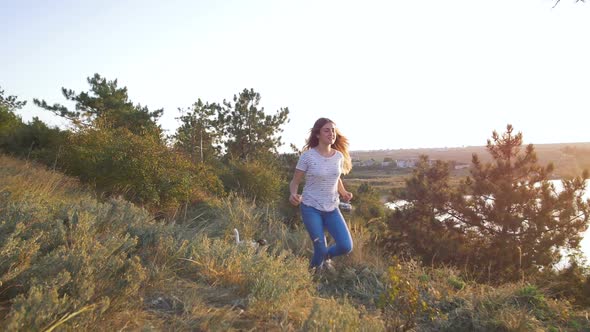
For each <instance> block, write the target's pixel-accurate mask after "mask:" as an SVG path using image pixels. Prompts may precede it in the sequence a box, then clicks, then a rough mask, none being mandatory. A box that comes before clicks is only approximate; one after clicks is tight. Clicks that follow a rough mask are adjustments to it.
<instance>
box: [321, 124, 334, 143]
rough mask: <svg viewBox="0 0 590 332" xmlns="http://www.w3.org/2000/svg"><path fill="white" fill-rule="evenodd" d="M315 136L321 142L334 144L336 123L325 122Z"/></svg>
mask: <svg viewBox="0 0 590 332" xmlns="http://www.w3.org/2000/svg"><path fill="white" fill-rule="evenodd" d="M317 137H318V140H319V141H320V143H322V144H325V145H332V144H334V142H335V141H336V125H335V124H333V123H331V122H328V123H326V124H325V125H324V126H323V127H322V129H320V134H319V135H318V136H317Z"/></svg>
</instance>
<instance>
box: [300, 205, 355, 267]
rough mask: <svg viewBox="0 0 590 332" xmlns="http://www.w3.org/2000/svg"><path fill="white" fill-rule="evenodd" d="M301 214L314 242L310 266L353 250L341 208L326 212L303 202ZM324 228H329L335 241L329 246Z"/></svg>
mask: <svg viewBox="0 0 590 332" xmlns="http://www.w3.org/2000/svg"><path fill="white" fill-rule="evenodd" d="M301 216H302V218H303V224H304V225H305V228H306V229H307V232H308V233H309V236H310V238H311V241H312V242H313V257H312V258H311V263H310V267H316V266H320V265H322V263H324V261H325V260H327V259H330V258H332V257H336V256H340V255H345V254H348V253H350V252H351V251H352V237H351V236H350V231H349V230H348V226H347V225H346V222H345V221H344V217H343V216H342V213H340V209H338V208H336V209H334V210H332V211H329V212H325V211H320V210H318V209H316V208H314V207H311V206H308V205H305V204H301ZM324 230H327V231H328V233H330V236H332V238H333V239H334V241H335V243H334V244H333V245H331V246H330V247H329V248H327V245H326V235H325V234H324Z"/></svg>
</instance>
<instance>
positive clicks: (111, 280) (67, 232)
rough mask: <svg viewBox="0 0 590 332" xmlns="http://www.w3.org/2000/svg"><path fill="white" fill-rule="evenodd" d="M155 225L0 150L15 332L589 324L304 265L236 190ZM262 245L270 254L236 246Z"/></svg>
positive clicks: (305, 254) (501, 296)
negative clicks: (259, 242)
mask: <svg viewBox="0 0 590 332" xmlns="http://www.w3.org/2000/svg"><path fill="white" fill-rule="evenodd" d="M188 211H189V212H188V213H187V216H186V217H185V216H184V215H183V216H182V218H181V220H180V221H179V222H178V223H174V222H168V223H164V222H156V221H155V220H154V217H153V216H152V215H150V214H149V213H148V212H147V211H146V210H144V209H141V208H138V207H136V206H134V205H133V204H131V203H129V202H127V201H124V200H121V199H106V200H97V199H96V197H95V196H94V194H93V193H92V191H90V190H89V189H88V188H84V187H82V186H80V185H79V183H78V181H76V180H75V179H73V178H70V177H67V176H64V175H62V174H59V173H55V172H52V171H49V170H46V169H44V168H42V167H38V166H35V165H32V164H30V163H25V162H23V161H19V160H15V159H12V158H8V157H5V156H0V326H3V327H4V328H6V329H7V330H55V331H58V330H65V331H70V330H84V331H104V330H109V331H111V330H175V331H192V330H212V331H219V330H223V331H226V330H230V331H231V330H286V331H299V330H305V331H358V330H361V331H362V330H364V331H379V330H385V329H387V330H407V329H415V330H421V331H439V330H448V331H472V330H480V331H485V330H508V331H520V330H523V331H524V330H550V329H551V328H555V330H556V331H559V330H562V331H564V330H570V331H575V330H582V329H584V328H588V326H589V325H588V321H587V320H586V318H585V317H584V313H583V311H579V310H578V311H576V310H575V309H574V308H573V307H572V306H571V305H569V304H568V303H567V302H565V301H556V300H552V299H550V298H548V297H547V296H546V295H545V293H544V291H543V290H540V289H538V288H536V287H535V286H534V285H526V284H508V285H504V286H500V287H496V288H492V287H489V286H484V285H479V284H476V283H474V282H472V281H470V280H469V279H468V278H466V277H465V276H463V275H461V274H460V273H459V272H458V271H456V270H454V269H452V268H446V269H442V268H439V269H432V268H427V267H424V266H422V265H421V264H419V263H418V262H415V261H413V260H406V261H400V260H397V261H395V260H392V259H391V258H387V257H384V255H383V254H382V253H381V252H380V250H379V248H378V246H377V245H376V243H377V241H376V240H375V239H376V237H378V234H375V233H374V231H372V230H371V229H370V228H369V227H368V226H369V225H368V224H367V221H366V220H362V219H361V218H358V217H353V216H350V215H348V216H347V218H348V219H349V220H348V221H349V224H350V229H351V232H352V236H353V239H354V243H355V244H354V245H355V249H354V251H353V253H352V254H350V255H348V256H346V257H339V258H336V259H334V261H335V265H336V270H335V271H333V272H329V271H324V272H321V273H317V274H314V273H311V272H310V271H309V270H308V262H309V257H310V255H311V243H310V240H309V238H308V235H307V232H306V231H305V229H304V228H303V227H302V225H301V224H300V223H299V224H296V225H287V223H285V222H284V221H283V219H282V217H281V215H280V214H279V213H278V212H277V211H276V209H275V208H273V207H272V206H267V205H260V206H258V205H257V204H256V203H255V202H252V201H249V200H245V199H243V198H240V197H237V196H235V195H233V196H230V197H227V198H225V199H222V200H220V201H218V202H214V203H212V204H210V205H209V206H207V207H200V208H194V209H189V210H188ZM234 228H236V229H239V231H240V235H241V236H242V238H243V239H258V238H264V239H266V240H267V242H268V245H267V246H265V247H262V248H252V247H249V246H245V245H242V246H239V245H236V244H235V243H234V238H233V232H232V230H233V229H234Z"/></svg>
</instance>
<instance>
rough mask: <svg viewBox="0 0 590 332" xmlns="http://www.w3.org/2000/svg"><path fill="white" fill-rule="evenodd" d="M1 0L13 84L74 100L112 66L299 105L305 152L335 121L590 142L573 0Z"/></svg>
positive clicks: (364, 139) (133, 83)
mask: <svg viewBox="0 0 590 332" xmlns="http://www.w3.org/2000/svg"><path fill="white" fill-rule="evenodd" d="M553 5H554V2H553V1H550V0H520V1H515V0H488V1H481V0H421V1H413V0H405V1H399V0H391V1H370V0H364V1H342V0H339V1H321V0H315V1H301V0H297V1H280V0H274V1H270V0H269V1H238V0H234V1H231V0H223V1H220V0H217V1H145V0H141V1H139V0H137V1H125V0H119V1H110V0H109V1H106V0H103V1H60V0H56V1H26V0H24V1H22V0H19V1H16V0H14V1H11V0H8V1H7V0H3V1H1V2H0V29H1V30H0V31H2V40H1V42H0V86H1V87H2V88H3V89H4V90H6V93H7V94H11V95H17V96H19V97H20V98H21V99H24V100H28V101H29V102H28V105H27V106H26V107H25V109H24V110H22V112H21V115H22V117H23V119H25V120H30V119H31V117H32V116H40V117H41V119H42V120H44V121H46V122H48V123H50V124H58V123H60V121H59V119H57V118H56V117H54V116H52V115H51V113H49V112H47V111H44V110H40V109H38V108H37V107H35V106H34V105H33V103H32V98H41V99H45V100H47V101H48V102H49V103H54V102H59V103H64V99H63V97H62V96H61V92H60V88H61V87H62V86H63V87H67V88H71V89H74V90H76V91H78V92H79V91H87V90H88V84H87V83H86V78H87V77H88V76H92V75H93V74H94V73H100V74H101V75H102V76H104V77H106V78H108V79H115V78H117V79H118V80H119V84H120V85H121V86H127V87H128V89H129V95H130V97H131V100H132V101H133V102H135V103H141V104H142V105H147V106H149V107H150V109H157V108H164V109H165V114H164V116H163V118H162V120H161V124H162V126H163V127H164V128H165V129H168V130H171V131H173V130H174V129H175V128H176V127H177V126H178V122H177V120H175V118H176V117H177V116H178V112H177V108H178V107H187V106H189V105H190V104H192V103H193V102H194V101H196V100H197V98H201V99H203V100H204V101H209V102H221V101H222V100H223V99H230V98H232V96H233V95H234V94H236V93H239V92H240V91H241V90H242V89H244V88H254V89H255V90H256V91H258V92H260V93H261V95H262V101H261V104H262V106H264V107H265V110H266V111H267V112H269V113H274V112H275V111H276V110H277V109H279V108H280V107H285V106H286V107H289V109H290V111H291V114H290V116H289V118H290V123H288V124H287V125H286V126H285V127H284V130H285V131H284V133H283V137H284V141H285V142H286V143H294V144H296V145H297V146H298V147H301V146H302V145H303V143H304V139H305V137H306V135H307V134H308V130H309V128H310V127H311V126H312V124H313V122H314V121H315V120H316V119H317V118H318V117H320V116H325V117H329V118H331V119H333V120H334V121H335V122H336V123H337V125H338V127H339V128H340V129H341V130H342V132H343V133H344V134H345V135H347V136H348V137H349V139H350V141H351V148H352V149H353V150H361V149H385V148H396V149H397V148H413V147H444V146H448V147H451V146H462V145H484V144H485V141H486V139H487V138H488V137H490V135H491V132H492V130H494V129H497V130H499V131H502V130H503V129H504V128H505V126H506V124H507V123H512V124H513V125H514V127H515V128H516V130H519V131H522V132H523V134H524V137H525V141H526V142H527V143H552V142H581V141H584V142H587V141H590V130H589V125H590V121H589V120H590V115H589V114H590V43H589V42H588V40H589V38H588V33H589V32H590V4H583V3H581V2H580V3H577V4H576V3H574V0H562V1H561V3H560V4H559V5H558V6H557V7H556V8H554V9H552V6H553Z"/></svg>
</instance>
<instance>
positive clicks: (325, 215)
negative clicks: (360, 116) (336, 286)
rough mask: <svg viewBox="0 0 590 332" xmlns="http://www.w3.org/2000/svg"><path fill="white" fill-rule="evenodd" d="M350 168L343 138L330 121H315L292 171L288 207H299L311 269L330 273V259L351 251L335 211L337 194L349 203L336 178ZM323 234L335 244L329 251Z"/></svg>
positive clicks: (346, 227) (321, 119)
mask: <svg viewBox="0 0 590 332" xmlns="http://www.w3.org/2000/svg"><path fill="white" fill-rule="evenodd" d="M351 168H352V163H351V160H350V155H349V154H348V140H347V139H346V137H344V136H342V134H340V132H339V131H338V129H337V128H336V124H334V122H333V121H332V120H330V119H326V118H320V119H318V120H317V121H316V122H315V124H314V125H313V128H312V129H311V133H310V135H309V138H308V139H307V143H306V144H305V146H304V152H303V153H302V154H301V157H299V162H298V163H297V166H296V167H295V174H294V175H293V180H291V184H290V190H291V196H290V197H289V201H290V202H291V204H293V205H295V206H297V205H299V204H301V216H302V218H303V223H304V224H305V228H306V229H307V232H308V233H309V236H310V237H311V240H312V242H313V249H314V253H313V257H312V258H311V264H310V267H311V268H316V267H320V268H322V267H326V268H330V269H331V268H332V267H331V260H330V258H332V257H336V256H339V255H344V254H348V253H350V252H351V251H352V238H351V236H350V231H349V230H348V226H347V225H346V222H345V221H344V217H343V216H342V213H340V210H339V209H338V204H339V202H340V200H339V197H338V195H339V194H340V196H342V198H343V200H344V201H346V202H348V201H350V200H351V199H352V193H350V192H348V191H346V189H345V188H344V185H343V184H342V179H341V178H340V174H346V173H348V172H349V171H350V169H351ZM304 177H305V185H304V187H303V194H302V195H299V194H298V190H299V184H300V183H301V181H302V180H303V178H304ZM324 230H327V231H328V233H330V235H331V236H332V238H333V239H334V241H335V243H334V244H333V245H332V246H330V247H329V248H327V246H326V236H325V235H324Z"/></svg>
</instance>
